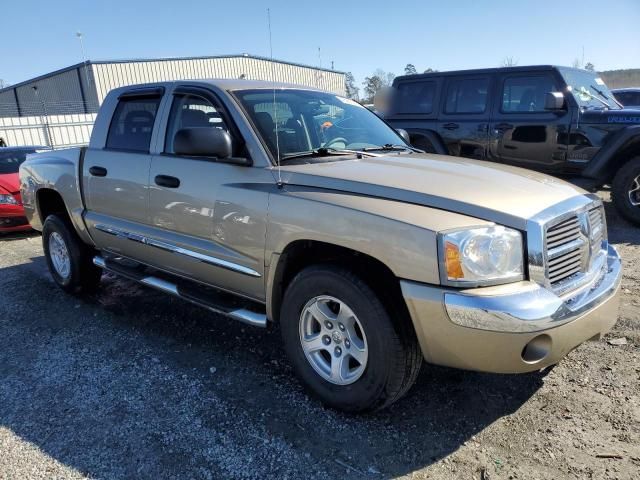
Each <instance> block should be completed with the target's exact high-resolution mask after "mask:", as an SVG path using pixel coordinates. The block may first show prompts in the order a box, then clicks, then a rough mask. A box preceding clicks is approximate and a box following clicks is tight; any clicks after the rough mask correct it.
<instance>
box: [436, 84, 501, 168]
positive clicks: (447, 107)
mask: <svg viewBox="0 0 640 480" xmlns="http://www.w3.org/2000/svg"><path fill="white" fill-rule="evenodd" d="M443 91H444V95H443V96H442V101H441V105H440V114H439V116H438V134H439V135H440V137H441V138H442V139H443V141H444V143H445V146H446V148H447V150H448V152H449V154H450V155H455V156H458V157H468V158H479V159H483V158H485V156H486V150H487V142H488V126H489V118H490V117H489V110H490V107H489V96H490V92H491V77H490V76H489V75H468V76H450V77H446V79H445V85H444V90H443Z"/></svg>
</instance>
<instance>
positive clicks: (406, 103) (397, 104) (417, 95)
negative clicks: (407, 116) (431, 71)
mask: <svg viewBox="0 0 640 480" xmlns="http://www.w3.org/2000/svg"><path fill="white" fill-rule="evenodd" d="M435 94H436V82H434V81H432V80H431V81H424V82H403V83H400V84H398V85H397V86H396V92H395V95H394V102H393V106H392V110H393V112H394V113H416V114H421V113H431V112H433V100H434V98H435Z"/></svg>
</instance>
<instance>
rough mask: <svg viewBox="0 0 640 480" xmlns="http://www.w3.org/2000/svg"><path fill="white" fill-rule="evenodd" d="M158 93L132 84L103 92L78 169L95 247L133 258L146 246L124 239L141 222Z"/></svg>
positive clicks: (144, 215)
mask: <svg viewBox="0 0 640 480" xmlns="http://www.w3.org/2000/svg"><path fill="white" fill-rule="evenodd" d="M162 92H163V89H162V88H161V87H153V88H142V89H141V88H134V89H132V90H130V91H125V92H124V93H123V94H121V95H120V96H119V97H117V98H116V97H115V96H110V97H107V99H106V101H105V104H104V105H103V107H102V108H101V115H99V117H98V119H97V121H96V125H95V126H94V130H95V131H96V135H94V136H92V139H91V144H90V146H89V148H88V149H87V151H86V154H85V158H84V162H83V172H82V173H83V187H84V192H83V193H84V198H85V203H86V210H87V212H86V214H85V221H86V223H87V227H88V229H89V232H90V233H91V236H92V238H93V239H94V241H95V243H96V245H97V247H98V248H101V249H105V250H109V251H112V252H114V253H117V254H121V255H125V256H129V257H134V258H137V257H139V256H141V255H142V251H143V250H144V249H146V248H148V247H146V246H145V245H143V244H142V243H140V242H135V241H131V240H130V238H131V237H132V236H135V235H139V234H140V233H141V230H143V229H144V227H145V225H146V224H147V214H148V212H147V204H148V201H149V195H148V189H147V187H148V183H149V167H150V165H151V154H150V147H151V144H152V140H153V139H154V137H155V136H156V135H157V128H156V127H157V125H156V124H157V122H156V119H157V118H158V116H159V111H160V105H161V100H162ZM112 113H113V114H112ZM102 132H104V134H101V133H102Z"/></svg>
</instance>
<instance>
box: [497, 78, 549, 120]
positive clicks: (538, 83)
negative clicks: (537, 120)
mask: <svg viewBox="0 0 640 480" xmlns="http://www.w3.org/2000/svg"><path fill="white" fill-rule="evenodd" d="M557 90H558V87H557V86H556V84H555V82H554V81H553V78H552V77H551V76H550V75H537V76H530V77H522V76H517V77H508V78H506V79H505V81H504V86H503V89H502V109H501V110H502V112H503V113H514V112H529V113H533V112H544V111H545V110H544V99H545V95H546V94H547V93H548V92H556V91H557Z"/></svg>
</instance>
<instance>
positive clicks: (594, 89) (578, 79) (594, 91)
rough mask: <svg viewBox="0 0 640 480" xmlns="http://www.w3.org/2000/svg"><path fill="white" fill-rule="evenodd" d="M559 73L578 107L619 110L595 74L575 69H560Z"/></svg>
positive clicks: (613, 98)
mask: <svg viewBox="0 0 640 480" xmlns="http://www.w3.org/2000/svg"><path fill="white" fill-rule="evenodd" d="M560 73H561V74H562V76H563V78H564V80H565V82H567V85H568V86H569V87H570V92H571V94H572V95H573V98H575V99H576V102H578V105H579V106H580V107H583V108H598V109H602V108H609V109H612V110H619V109H620V106H619V105H618V104H617V103H616V100H615V97H614V96H613V93H611V90H609V87H607V85H606V84H605V83H604V81H603V80H602V79H601V78H600V77H599V76H598V75H597V74H596V73H594V72H589V71H587V70H579V69H577V68H560Z"/></svg>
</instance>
